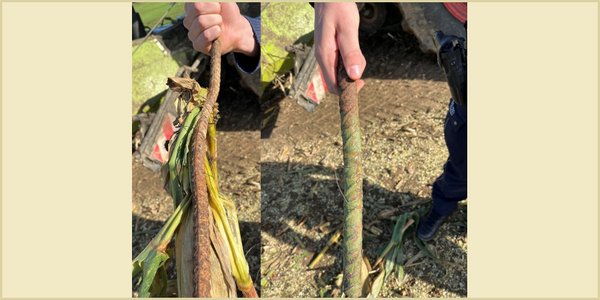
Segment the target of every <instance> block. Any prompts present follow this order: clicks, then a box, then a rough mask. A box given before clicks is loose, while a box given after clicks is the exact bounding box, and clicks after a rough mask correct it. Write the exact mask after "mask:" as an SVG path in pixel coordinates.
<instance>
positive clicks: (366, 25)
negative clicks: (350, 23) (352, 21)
mask: <svg viewBox="0 0 600 300" xmlns="http://www.w3.org/2000/svg"><path fill="white" fill-rule="evenodd" d="M358 13H359V15H360V27H359V30H360V31H361V32H362V33H363V34H366V35H371V34H373V33H375V32H377V30H379V28H381V26H383V24H384V23H385V19H386V17H387V9H386V5H385V3H369V2H367V3H358Z"/></svg>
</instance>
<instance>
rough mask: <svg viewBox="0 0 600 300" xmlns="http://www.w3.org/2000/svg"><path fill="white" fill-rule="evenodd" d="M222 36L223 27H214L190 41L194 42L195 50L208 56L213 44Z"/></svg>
mask: <svg viewBox="0 0 600 300" xmlns="http://www.w3.org/2000/svg"><path fill="white" fill-rule="evenodd" d="M220 35H221V27H219V26H213V27H211V28H208V29H206V30H204V31H202V32H201V33H200V34H199V35H197V36H196V37H193V38H190V40H191V41H192V45H193V46H194V49H196V50H197V51H200V52H202V53H204V54H208V53H209V52H210V48H211V44H212V42H213V41H214V40H216V39H217V38H218V37H219V36H220Z"/></svg>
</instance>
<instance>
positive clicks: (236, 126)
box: [124, 2, 261, 298]
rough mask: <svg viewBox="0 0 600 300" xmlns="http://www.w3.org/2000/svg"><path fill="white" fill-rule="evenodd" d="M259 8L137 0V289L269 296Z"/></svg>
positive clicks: (139, 293) (141, 292) (146, 293)
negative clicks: (264, 258) (264, 263)
mask: <svg viewBox="0 0 600 300" xmlns="http://www.w3.org/2000/svg"><path fill="white" fill-rule="evenodd" d="M259 16H260V4H259V3H206V2H203V3H133V4H132V44H131V55H132V56H131V58H132V128H131V130H132V160H131V167H132V224H131V225H132V296H133V297H219V298H221V297H259V296H260V294H261V291H260V281H261V278H260V248H261V247H260V244H261V241H260V220H261V210H260V190H261V189H260V152H259V151H260V150H259V149H260V126H261V121H260V116H261V112H260V104H259V95H258V94H259V91H260V76H261V74H260V63H259V62H260V43H259V42H260V17H259ZM124 30H126V29H124Z"/></svg>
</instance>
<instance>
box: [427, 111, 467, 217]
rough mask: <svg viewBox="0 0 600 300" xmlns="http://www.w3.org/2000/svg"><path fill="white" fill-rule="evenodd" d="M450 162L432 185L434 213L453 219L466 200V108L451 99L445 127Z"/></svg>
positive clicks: (447, 162) (448, 161)
mask: <svg viewBox="0 0 600 300" xmlns="http://www.w3.org/2000/svg"><path fill="white" fill-rule="evenodd" d="M444 139H445V140H446V147H447V148H448V153H449V155H448V160H447V161H446V164H444V172H443V173H442V175H440V177H438V178H437V179H436V180H435V182H434V183H433V189H432V192H431V194H432V195H431V197H432V200H433V209H434V210H435V211H436V212H438V213H439V214H441V215H444V216H448V215H450V214H451V213H452V212H453V211H454V210H455V209H456V206H457V202H458V201H460V200H464V199H466V198H467V106H466V105H458V104H457V103H455V102H454V100H452V99H450V104H449V105H448V113H447V114H446V121H445V124H444Z"/></svg>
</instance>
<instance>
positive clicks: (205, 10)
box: [192, 2, 221, 15]
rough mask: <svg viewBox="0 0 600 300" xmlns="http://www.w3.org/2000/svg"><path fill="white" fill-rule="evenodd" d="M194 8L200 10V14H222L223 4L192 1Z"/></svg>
mask: <svg viewBox="0 0 600 300" xmlns="http://www.w3.org/2000/svg"><path fill="white" fill-rule="evenodd" d="M192 9H194V10H196V11H198V15H210V14H220V13H221V4H220V3H219V2H196V3H192Z"/></svg>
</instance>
